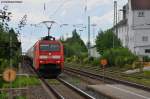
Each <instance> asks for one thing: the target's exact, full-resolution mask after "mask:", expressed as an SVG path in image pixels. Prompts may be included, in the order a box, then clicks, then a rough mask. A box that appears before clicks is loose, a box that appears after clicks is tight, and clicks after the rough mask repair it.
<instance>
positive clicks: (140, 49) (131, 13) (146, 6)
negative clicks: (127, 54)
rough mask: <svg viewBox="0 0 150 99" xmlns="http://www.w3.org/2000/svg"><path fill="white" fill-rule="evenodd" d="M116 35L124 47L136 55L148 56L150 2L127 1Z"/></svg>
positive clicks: (149, 51)
mask: <svg viewBox="0 0 150 99" xmlns="http://www.w3.org/2000/svg"><path fill="white" fill-rule="evenodd" d="M122 11H123V20H121V21H120V22H119V23H118V24H117V26H115V27H114V30H115V29H116V27H117V31H118V32H117V35H118V37H119V38H120V40H121V41H122V44H123V46H124V47H127V48H129V49H130V50H131V51H132V52H133V53H135V54H137V55H144V56H145V55H146V56H150V0H128V3H127V4H126V5H125V6H124V7H123V10H122Z"/></svg>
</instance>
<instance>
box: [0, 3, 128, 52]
mask: <svg viewBox="0 0 150 99" xmlns="http://www.w3.org/2000/svg"><path fill="white" fill-rule="evenodd" d="M1 1H6V0H0V9H2V8H3V7H4V6H8V11H10V12H12V15H11V21H10V22H9V26H10V27H13V28H14V29H15V28H17V27H18V24H19V21H20V20H21V19H22V17H23V16H24V15H27V25H25V27H24V28H22V30H21V31H20V33H21V41H22V48H23V51H24V52H25V51H27V50H28V49H29V48H30V47H32V46H33V45H34V43H35V42H36V41H37V40H39V39H40V38H41V37H43V36H45V35H47V28H46V26H45V25H44V24H41V22H42V21H52V20H53V21H55V22H56V23H55V24H53V26H52V29H51V32H50V33H51V35H52V36H54V37H56V39H59V38H60V37H62V36H63V37H64V38H67V37H71V34H72V33H71V32H72V31H73V30H74V29H77V32H78V33H79V34H80V36H81V38H82V39H83V40H84V42H85V43H86V42H87V38H88V35H87V34H88V32H87V24H88V16H90V18H91V24H96V26H95V27H92V26H91V43H92V44H94V40H95V37H96V35H97V34H98V31H100V30H107V29H109V28H111V27H112V26H113V2H114V0H22V3H9V4H8V3H7V4H6V3H2V2H1ZM9 1H15V0H9ZM16 1H18V0H16ZM20 1H21V0H20ZM117 1H118V10H119V9H121V8H122V6H123V5H125V4H126V3H127V1H128V0H117ZM85 9H86V10H85ZM119 16H120V19H121V12H120V14H119ZM31 24H38V25H37V26H36V27H35V26H33V25H31ZM62 24H67V25H63V26H61V25H62ZM79 24H82V25H79ZM83 27H86V28H83Z"/></svg>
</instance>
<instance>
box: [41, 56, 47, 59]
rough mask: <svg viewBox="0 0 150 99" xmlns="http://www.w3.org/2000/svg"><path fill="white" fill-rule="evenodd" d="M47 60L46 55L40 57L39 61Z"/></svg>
mask: <svg viewBox="0 0 150 99" xmlns="http://www.w3.org/2000/svg"><path fill="white" fill-rule="evenodd" d="M47 58H48V56H46V55H41V56H40V59H47Z"/></svg>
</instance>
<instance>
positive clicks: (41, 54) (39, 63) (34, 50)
mask: <svg viewBox="0 0 150 99" xmlns="http://www.w3.org/2000/svg"><path fill="white" fill-rule="evenodd" d="M27 56H28V57H29V58H30V59H31V61H32V62H33V67H34V69H35V70H36V71H38V72H39V73H40V74H41V75H42V76H45V77H49V76H50V77H51V76H52V77H57V76H58V75H59V74H60V73H61V72H62V70H63V68H64V49H63V45H62V43H61V42H60V41H57V40H55V38H53V37H51V36H47V37H45V38H43V39H42V40H39V41H37V42H36V43H35V45H34V46H33V47H31V48H30V49H29V50H28V51H27Z"/></svg>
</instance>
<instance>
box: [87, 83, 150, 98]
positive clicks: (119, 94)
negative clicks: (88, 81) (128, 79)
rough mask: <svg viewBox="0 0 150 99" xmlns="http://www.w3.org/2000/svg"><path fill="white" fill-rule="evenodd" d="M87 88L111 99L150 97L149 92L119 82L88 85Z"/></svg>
mask: <svg viewBox="0 0 150 99" xmlns="http://www.w3.org/2000/svg"><path fill="white" fill-rule="evenodd" d="M88 89H90V90H93V91H95V92H98V93H100V94H103V95H105V96H108V97H110V98H112V99H150V92H147V91H144V90H141V89H136V88H133V87H129V86H125V85H121V84H112V85H111V84H104V85H89V86H88Z"/></svg>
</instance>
